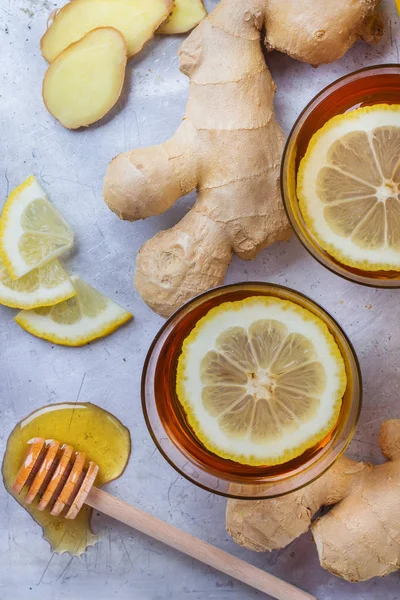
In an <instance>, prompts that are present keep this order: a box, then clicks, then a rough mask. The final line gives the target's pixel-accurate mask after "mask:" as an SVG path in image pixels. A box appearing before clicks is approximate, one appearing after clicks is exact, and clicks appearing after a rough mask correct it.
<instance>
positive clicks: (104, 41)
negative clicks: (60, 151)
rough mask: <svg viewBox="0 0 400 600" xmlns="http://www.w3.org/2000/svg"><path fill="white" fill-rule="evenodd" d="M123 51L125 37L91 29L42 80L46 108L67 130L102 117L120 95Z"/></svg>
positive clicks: (110, 31)
mask: <svg viewBox="0 0 400 600" xmlns="http://www.w3.org/2000/svg"><path fill="white" fill-rule="evenodd" d="M74 1H75V0H74ZM126 54H127V46H126V42H125V39H124V37H123V36H122V34H121V33H120V32H119V31H117V30H116V29H113V28H112V27H99V28H98V29H94V30H93V31H90V32H89V33H88V34H86V35H85V36H84V37H83V38H82V39H81V40H79V41H78V42H75V43H74V44H71V45H70V46H68V48H67V49H66V50H64V51H63V52H61V54H59V55H58V56H57V58H56V59H55V60H54V61H53V62H52V63H51V65H50V66H49V68H48V69H47V71H46V75H45V77H44V80H43V92H42V93H43V100H44V103H45V105H46V108H47V110H48V111H49V112H50V113H51V114H52V115H53V116H54V117H55V118H56V119H58V121H60V123H61V124H62V125H64V127H68V128H69V129H77V128H78V127H84V126H87V125H90V124H91V123H94V122H95V121H98V120H99V119H101V118H102V117H104V115H105V114H107V113H108V111H109V110H110V109H111V108H112V107H113V106H114V104H115V103H116V102H117V100H118V98H119V96H120V94H121V90H122V86H123V83H124V79H125V67H126V60H127V56H126Z"/></svg>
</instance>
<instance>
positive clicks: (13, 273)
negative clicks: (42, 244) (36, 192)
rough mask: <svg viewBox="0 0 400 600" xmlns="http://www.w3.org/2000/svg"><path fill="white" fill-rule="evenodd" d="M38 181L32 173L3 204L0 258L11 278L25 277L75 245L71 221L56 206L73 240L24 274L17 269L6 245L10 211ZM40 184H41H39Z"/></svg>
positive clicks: (0, 220) (0, 222) (0, 226)
mask: <svg viewBox="0 0 400 600" xmlns="http://www.w3.org/2000/svg"><path fill="white" fill-rule="evenodd" d="M34 181H36V177H35V176H34V175H30V176H29V177H28V178H27V179H26V180H25V181H24V182H23V183H20V184H19V185H18V186H17V187H16V188H14V189H13V190H12V192H11V193H10V195H9V196H8V198H7V200H6V201H5V203H4V206H3V210H2V213H1V219H0V259H1V260H2V261H3V263H4V266H5V267H6V269H7V271H8V273H9V275H10V277H11V279H14V280H16V279H19V278H20V277H23V276H24V275H27V274H28V273H29V272H30V271H33V269H37V268H39V267H42V266H43V265H45V264H46V263H48V262H50V261H51V260H54V259H56V258H58V257H59V256H60V255H61V254H63V253H64V252H67V251H68V250H70V249H71V248H72V246H73V243H74V234H73V231H72V229H71V227H70V225H69V223H68V222H67V221H66V220H65V219H64V217H63V216H62V215H61V213H60V212H59V211H58V209H57V208H56V207H54V208H55V210H57V213H58V215H59V217H60V219H61V220H62V221H64V222H65V223H66V224H67V225H68V228H69V230H70V232H71V242H70V243H69V244H68V245H66V246H64V247H63V248H62V249H60V250H59V251H58V252H56V253H53V254H52V255H50V256H48V257H46V258H44V259H43V260H42V261H40V262H39V263H37V264H36V265H34V266H33V267H31V268H29V269H28V271H25V272H24V273H23V274H21V273H19V272H18V271H17V270H16V269H15V264H14V263H13V261H12V259H11V258H10V254H9V252H8V251H7V249H6V248H5V246H4V241H3V240H4V233H5V231H6V229H7V224H8V223H9V222H10V213H11V210H12V207H13V205H14V202H15V200H16V198H17V197H18V196H19V195H20V194H21V192H23V191H24V190H25V189H27V188H29V187H30V186H31V185H32V183H33V182H34ZM39 185H40V184H39ZM46 199H47V201H48V202H50V200H48V198H47V195H46ZM24 262H25V264H26V266H27V267H29V265H28V264H27V263H26V261H24Z"/></svg>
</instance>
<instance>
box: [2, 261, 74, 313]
mask: <svg viewBox="0 0 400 600" xmlns="http://www.w3.org/2000/svg"><path fill="white" fill-rule="evenodd" d="M75 294H76V292H75V288H74V286H73V285H72V283H71V281H70V279H69V277H68V275H67V273H66V272H65V271H64V269H63V268H62V266H61V265H60V263H59V262H58V260H57V259H56V260H52V261H51V262H49V263H47V264H45V265H43V267H39V268H38V269H33V270H32V271H30V272H29V273H27V274H26V275H24V276H23V277H20V278H19V279H11V277H10V275H9V273H8V271H7V269H6V267H5V266H4V264H3V263H2V262H1V260H0V304H5V305H6V306H11V307H12V308H24V309H26V310H29V309H31V308H36V307H38V306H51V305H52V304H57V303H58V302H62V301H63V300H68V298H72V296H75Z"/></svg>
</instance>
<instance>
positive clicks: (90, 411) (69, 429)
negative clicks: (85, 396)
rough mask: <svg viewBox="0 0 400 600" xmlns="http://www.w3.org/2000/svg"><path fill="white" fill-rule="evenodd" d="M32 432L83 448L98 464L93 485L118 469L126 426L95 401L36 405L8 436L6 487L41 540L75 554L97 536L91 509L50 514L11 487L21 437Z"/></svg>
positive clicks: (124, 453) (23, 445)
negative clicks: (40, 533)
mask: <svg viewBox="0 0 400 600" xmlns="http://www.w3.org/2000/svg"><path fill="white" fill-rule="evenodd" d="M34 437H42V438H44V439H55V440H58V441H59V442H61V443H65V444H70V445H71V446H73V448H74V449H75V450H76V451H78V450H79V451H81V452H84V453H85V454H86V455H87V457H88V459H90V460H93V461H94V462H96V463H97V464H98V465H99V473H98V475H97V478H96V481H95V485H96V486H97V487H100V486H102V485H104V484H105V483H108V482H109V481H112V480H113V479H116V478H117V477H119V476H120V475H121V473H122V472H123V471H124V469H125V467H126V464H127V462H128V459H129V455H130V450H131V439H130V434H129V430H128V429H127V428H126V427H125V426H124V425H123V424H122V423H121V421H119V420H118V419H117V418H116V417H114V416H113V415H112V414H111V413H109V412H107V411H106V410H103V409H102V408H100V407H99V406H96V405H95V404H75V403H65V404H53V405H51V406H45V407H43V408H39V409H38V410H36V411H35V412H33V413H32V414H30V415H29V416H28V417H26V418H25V419H23V420H22V421H21V422H20V423H18V425H17V426H16V427H15V428H14V429H13V431H12V432H11V434H10V437H9V438H8V442H7V448H6V452H5V455H4V459H3V467H2V473H3V481H4V485H5V487H6V489H7V491H8V492H9V493H10V494H12V495H13V496H14V498H15V499H16V500H17V502H19V503H20V504H21V505H22V506H24V508H25V509H26V510H27V511H28V512H29V514H30V515H31V516H32V517H33V519H34V520H35V521H36V522H37V523H39V525H40V526H41V527H42V529H43V537H44V539H46V540H47V541H48V542H49V543H50V545H51V547H52V550H53V551H54V552H57V553H59V554H61V553H62V552H69V553H70V554H72V555H80V554H82V552H84V551H85V550H86V548H87V547H89V546H93V544H95V543H96V542H97V539H98V536H97V535H95V534H94V533H93V532H92V530H91V526H90V520H91V516H92V509H91V508H89V507H88V506H83V507H82V509H81V511H80V513H79V514H78V516H77V517H76V518H75V519H74V520H68V519H64V517H63V516H60V517H53V516H51V515H50V509H46V510H45V511H44V512H41V511H39V510H38V509H37V508H36V505H37V502H38V500H35V501H34V503H33V504H32V505H24V504H23V502H22V499H23V497H24V495H25V491H23V492H22V493H21V496H20V497H17V496H15V495H14V494H13V493H12V491H11V486H12V484H13V482H14V480H15V477H16V475H17V473H18V470H19V468H20V466H21V464H22V462H23V459H24V457H25V455H26V452H27V449H28V446H27V442H28V441H29V440H30V439H32V438H34Z"/></svg>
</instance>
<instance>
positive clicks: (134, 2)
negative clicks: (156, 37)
mask: <svg viewBox="0 0 400 600" xmlns="http://www.w3.org/2000/svg"><path fill="white" fill-rule="evenodd" d="M172 9H173V0H72V1H71V2H68V3H67V4H66V5H65V6H63V7H62V8H61V9H60V10H59V11H57V13H56V14H55V17H54V19H53V21H52V23H51V24H50V27H49V28H48V29H47V31H46V33H45V34H44V36H43V37H42V39H41V41H40V48H41V51H42V55H43V57H44V58H45V59H46V60H47V61H48V62H50V63H51V62H52V61H53V60H54V59H55V58H56V57H57V56H58V55H59V54H61V52H62V51H63V50H65V49H66V48H68V46H69V45H70V44H72V43H74V42H77V41H78V40H80V39H81V38H82V37H83V36H84V35H86V34H87V33H88V32H89V31H92V30H93V29H97V28H99V27H114V29H117V30H118V31H120V32H121V33H122V35H123V36H124V38H125V40H126V43H127V45H128V58H130V57H131V56H134V55H135V54H137V53H138V52H139V51H140V50H141V49H142V48H143V46H144V44H145V43H146V42H148V41H149V40H151V39H152V37H153V34H154V32H155V30H156V29H157V28H158V27H159V25H161V23H163V22H164V21H165V19H166V18H167V17H168V16H169V15H170V13H171V11H172Z"/></svg>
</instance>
